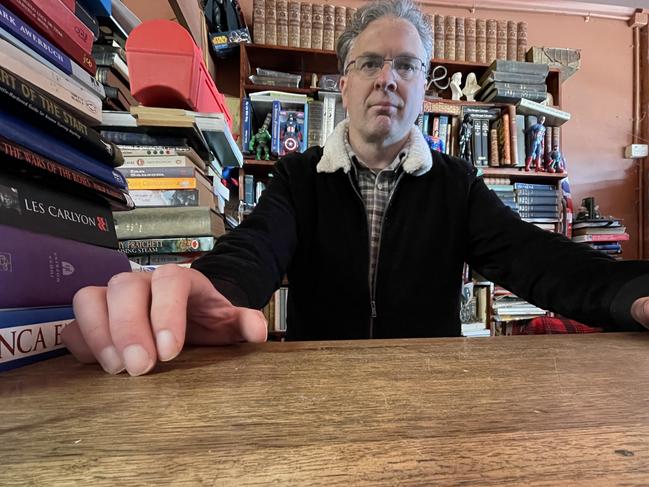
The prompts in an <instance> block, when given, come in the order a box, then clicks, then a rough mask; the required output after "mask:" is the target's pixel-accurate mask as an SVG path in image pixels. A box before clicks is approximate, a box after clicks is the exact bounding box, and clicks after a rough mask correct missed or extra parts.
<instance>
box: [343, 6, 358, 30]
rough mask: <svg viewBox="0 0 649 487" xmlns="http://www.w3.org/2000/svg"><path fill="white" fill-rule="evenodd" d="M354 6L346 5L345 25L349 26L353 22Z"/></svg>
mask: <svg viewBox="0 0 649 487" xmlns="http://www.w3.org/2000/svg"><path fill="white" fill-rule="evenodd" d="M356 10H357V9H356V8H354V7H347V9H346V10H345V25H346V26H347V27H348V28H349V27H350V26H351V25H352V23H353V22H354V17H355V16H356Z"/></svg>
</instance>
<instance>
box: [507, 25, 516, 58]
mask: <svg viewBox="0 0 649 487" xmlns="http://www.w3.org/2000/svg"><path fill="white" fill-rule="evenodd" d="M517 48H518V27H517V24H516V22H514V21H512V20H509V21H507V59H510V60H512V61H516V59H517V58H518V52H517Z"/></svg>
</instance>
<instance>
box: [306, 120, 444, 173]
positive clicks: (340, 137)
mask: <svg viewBox="0 0 649 487" xmlns="http://www.w3.org/2000/svg"><path fill="white" fill-rule="evenodd" d="M348 123H349V121H348V120H347V119H345V120H344V121H342V122H340V123H339V124H338V125H337V126H336V128H335V129H334V131H333V133H332V134H331V135H330V136H329V137H328V138H327V141H326V142H325V145H324V150H323V152H322V157H321V158H320V162H318V165H317V166H316V170H317V171H318V172H329V173H331V172H335V171H337V170H338V169H342V170H343V171H344V172H346V173H347V172H349V170H350V169H351V167H352V162H351V161H350V160H349V155H348V154H347V151H346V150H345V139H344V137H345V133H346V132H347V124H348ZM431 167H433V156H432V154H431V152H430V148H429V147H428V143H427V142H426V139H424V135H423V134H422V133H421V130H420V129H419V128H418V127H417V126H415V125H413V126H412V128H411V129H410V147H409V148H408V155H407V156H406V159H405V160H404V161H403V170H404V171H406V172H407V173H408V174H412V175H414V176H419V175H421V174H424V173H426V172H428V171H429V170H430V168H431Z"/></svg>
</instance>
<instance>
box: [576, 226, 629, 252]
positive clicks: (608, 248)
mask: <svg viewBox="0 0 649 487" xmlns="http://www.w3.org/2000/svg"><path fill="white" fill-rule="evenodd" d="M627 240H629V234H628V233H626V227H625V226H624V225H623V224H622V221H621V220H619V219H617V218H593V219H583V220H575V222H574V223H573V225H572V241H573V242H580V243H585V244H588V245H590V246H591V247H592V248H594V249H596V250H599V251H600V252H603V253H605V254H608V255H611V256H612V257H614V258H615V259H622V244H621V242H624V241H627Z"/></svg>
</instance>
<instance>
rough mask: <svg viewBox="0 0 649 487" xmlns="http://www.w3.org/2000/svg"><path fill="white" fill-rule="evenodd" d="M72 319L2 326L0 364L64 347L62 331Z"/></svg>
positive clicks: (0, 331) (0, 332) (0, 329)
mask: <svg viewBox="0 0 649 487" xmlns="http://www.w3.org/2000/svg"><path fill="white" fill-rule="evenodd" d="M71 321H72V320H60V321H50V322H47V323H35V324H31V325H18V326H12V327H9V328H0V344H1V346H0V348H1V349H2V353H0V364H3V363H7V362H13V361H14V360H18V359H21V358H25V357H32V356H35V355H40V354H43V353H45V352H50V351H52V350H58V349H60V348H63V347H64V345H63V342H62V341H61V331H62V330H63V328H65V326H66V325H67V324H68V323H70V322H71Z"/></svg>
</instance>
